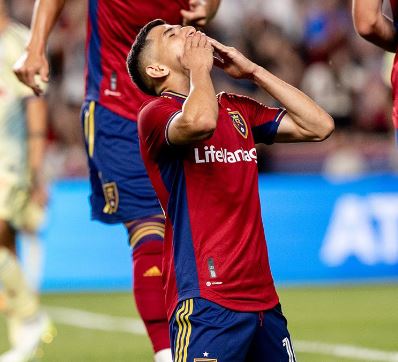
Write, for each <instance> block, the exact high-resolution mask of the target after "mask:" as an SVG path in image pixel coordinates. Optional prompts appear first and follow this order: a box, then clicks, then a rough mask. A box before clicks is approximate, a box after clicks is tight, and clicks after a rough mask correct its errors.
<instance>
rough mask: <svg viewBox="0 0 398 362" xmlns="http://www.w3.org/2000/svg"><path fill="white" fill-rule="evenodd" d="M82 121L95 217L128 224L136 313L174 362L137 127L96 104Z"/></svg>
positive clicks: (153, 209)
mask: <svg viewBox="0 0 398 362" xmlns="http://www.w3.org/2000/svg"><path fill="white" fill-rule="evenodd" d="M82 116H83V117H82V118H83V127H84V131H85V136H86V150H87V154H88V156H89V167H90V181H91V187H92V194H91V197H90V200H91V206H92V217H93V218H94V219H97V220H100V221H102V222H105V223H124V224H125V226H126V228H127V230H128V233H129V241H130V240H131V243H132V244H134V245H132V246H134V249H133V252H132V258H133V264H134V278H133V280H134V292H135V298H136V302H137V307H138V311H139V312H140V314H141V317H142V318H143V321H144V323H145V325H146V327H147V330H148V334H149V337H150V339H151V342H152V345H153V348H154V351H155V353H156V355H155V358H156V359H157V360H158V361H162V362H163V361H167V362H168V361H171V353H170V351H167V349H169V343H170V342H169V335H168V328H167V327H168V324H167V319H166V312H165V305H164V291H163V288H162V284H161V277H160V274H161V272H160V271H161V255H162V242H163V235H164V220H163V217H162V216H160V215H161V214H162V211H161V209H160V207H159V203H158V201H157V198H156V195H155V193H154V191H153V189H152V187H151V185H150V181H149V179H148V176H147V174H146V171H145V168H144V165H143V163H142V160H141V157H140V154H139V146H138V134H137V126H136V123H135V122H132V121H130V120H127V119H124V118H122V117H119V116H118V115H116V114H114V113H113V112H110V111H109V110H107V109H106V108H104V107H101V106H100V105H98V104H96V103H95V102H90V103H87V104H85V105H84V106H83V112H82ZM165 349H166V351H165ZM164 355H166V356H170V357H166V358H165V357H164Z"/></svg>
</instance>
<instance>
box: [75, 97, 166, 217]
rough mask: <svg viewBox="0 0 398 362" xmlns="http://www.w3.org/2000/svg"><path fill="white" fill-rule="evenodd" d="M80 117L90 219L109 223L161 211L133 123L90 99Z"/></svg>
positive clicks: (135, 126)
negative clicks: (85, 156) (88, 180)
mask: <svg viewBox="0 0 398 362" xmlns="http://www.w3.org/2000/svg"><path fill="white" fill-rule="evenodd" d="M81 118H82V122H83V129H84V135H85V145H86V151H87V155H88V165H89V169H90V182H91V196H90V202H91V216H92V218H93V219H95V220H99V221H102V222H105V223H109V224H113V223H122V222H128V221H132V220H136V219H139V218H144V217H148V216H152V215H157V214H163V211H162V210H161V208H160V205H159V202H158V199H157V197H156V194H155V191H154V190H153V188H152V185H151V182H150V180H149V178H148V175H147V173H146V170H145V167H144V164H143V161H142V159H141V155H140V150H139V143H138V132H137V123H136V122H133V121H131V120H128V119H126V118H123V117H121V116H119V115H117V114H115V113H113V112H111V111H110V110H108V109H107V108H104V107H102V106H101V105H100V104H98V103H96V102H94V101H91V102H86V103H84V104H83V107H82V112H81Z"/></svg>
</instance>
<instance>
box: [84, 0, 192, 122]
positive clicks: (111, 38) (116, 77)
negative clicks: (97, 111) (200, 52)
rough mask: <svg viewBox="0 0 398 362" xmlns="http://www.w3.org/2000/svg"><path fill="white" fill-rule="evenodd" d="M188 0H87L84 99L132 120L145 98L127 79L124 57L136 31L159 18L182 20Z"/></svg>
mask: <svg viewBox="0 0 398 362" xmlns="http://www.w3.org/2000/svg"><path fill="white" fill-rule="evenodd" d="M188 3H189V1H188V0H168V1H164V0H89V11H88V30H87V43H86V100H88V101H92V100H93V101H97V102H99V103H100V104H101V105H102V106H104V107H106V108H108V109H109V110H111V111H113V112H115V113H117V114H119V115H120V116H122V117H125V118H128V119H131V120H136V119H137V113H138V109H139V108H140V106H141V105H142V103H143V102H144V101H145V100H147V99H148V96H146V95H144V93H142V92H141V91H140V90H139V89H138V88H137V87H136V86H135V85H134V84H133V83H132V82H131V80H130V78H129V75H128V73H127V70H126V58H127V54H128V52H129V50H130V48H131V45H132V43H133V42H134V40H135V37H136V36H137V34H138V32H139V30H140V29H141V27H143V26H144V25H145V24H146V23H148V22H149V21H151V20H153V19H156V18H161V19H163V20H165V21H166V22H168V23H170V24H179V23H181V21H182V18H181V15H180V10H181V9H187V8H188Z"/></svg>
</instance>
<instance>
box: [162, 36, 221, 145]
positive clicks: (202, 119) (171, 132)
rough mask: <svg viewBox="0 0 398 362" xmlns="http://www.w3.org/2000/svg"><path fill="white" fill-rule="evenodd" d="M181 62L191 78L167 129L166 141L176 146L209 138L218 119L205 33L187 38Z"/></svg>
mask: <svg viewBox="0 0 398 362" xmlns="http://www.w3.org/2000/svg"><path fill="white" fill-rule="evenodd" d="M180 61H181V64H182V66H183V68H184V69H185V70H186V73H187V76H189V78H190V89H189V95H188V98H187V100H186V101H185V103H184V106H183V108H182V112H181V113H180V114H178V115H177V116H176V117H174V119H173V120H172V121H171V123H170V126H169V128H168V139H169V141H170V142H171V143H172V144H175V145H181V144H188V143H191V142H194V141H198V140H201V139H206V138H208V137H211V135H212V134H213V132H214V130H215V129H216V126H217V119H218V103H217V97H216V94H215V90H214V87H213V82H212V80H211V77H210V71H211V69H212V67H213V47H212V46H211V44H210V42H209V40H208V38H207V37H206V35H205V34H203V33H201V32H196V33H195V34H190V35H188V36H187V39H186V42H185V48H184V54H183V56H182V57H181V59H180ZM187 93H188V90H187Z"/></svg>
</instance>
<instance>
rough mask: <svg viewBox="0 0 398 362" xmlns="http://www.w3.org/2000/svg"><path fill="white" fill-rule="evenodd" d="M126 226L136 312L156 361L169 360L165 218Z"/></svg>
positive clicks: (156, 218)
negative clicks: (164, 265) (142, 322)
mask: <svg viewBox="0 0 398 362" xmlns="http://www.w3.org/2000/svg"><path fill="white" fill-rule="evenodd" d="M126 227H127V229H128V232H129V237H130V245H131V248H132V257H133V273H134V276H133V281H134V282H133V289H134V297H135V301H136V305H137V309H138V312H139V313H140V316H141V318H142V320H143V321H144V324H145V327H146V329H147V332H148V335H149V337H150V339H151V342H152V345H153V349H154V351H155V362H157V361H159V362H162V361H171V351H170V339H169V330H168V322H167V315H166V309H165V304H164V290H163V285H162V273H161V270H162V255H163V237H164V216H163V215H154V216H152V217H149V218H142V219H139V220H135V221H133V222H130V223H128V224H126ZM166 350H167V351H166ZM163 356H164V357H163Z"/></svg>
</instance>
